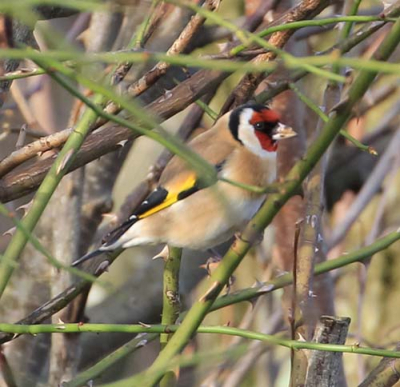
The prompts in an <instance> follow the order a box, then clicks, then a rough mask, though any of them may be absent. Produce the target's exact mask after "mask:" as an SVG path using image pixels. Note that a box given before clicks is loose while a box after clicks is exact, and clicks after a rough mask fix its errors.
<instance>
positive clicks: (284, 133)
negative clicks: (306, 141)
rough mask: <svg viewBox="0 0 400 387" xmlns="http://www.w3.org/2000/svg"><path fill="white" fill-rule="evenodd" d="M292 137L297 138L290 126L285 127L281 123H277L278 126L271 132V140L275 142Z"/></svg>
mask: <svg viewBox="0 0 400 387" xmlns="http://www.w3.org/2000/svg"><path fill="white" fill-rule="evenodd" d="M294 136H297V133H296V132H295V131H294V130H293V129H292V128H291V127H290V126H286V125H283V124H281V123H278V125H277V126H276V127H275V128H274V129H273V131H272V139H273V140H275V141H278V140H282V139H284V138H290V137H294Z"/></svg>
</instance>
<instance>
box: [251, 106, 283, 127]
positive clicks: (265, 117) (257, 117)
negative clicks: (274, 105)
mask: <svg viewBox="0 0 400 387" xmlns="http://www.w3.org/2000/svg"><path fill="white" fill-rule="evenodd" d="M280 120H281V116H280V115H279V113H277V112H275V111H274V110H269V109H263V110H262V111H261V112H254V113H253V116H252V117H251V120H250V124H252V125H254V124H255V123H256V122H260V121H265V122H279V121H280Z"/></svg>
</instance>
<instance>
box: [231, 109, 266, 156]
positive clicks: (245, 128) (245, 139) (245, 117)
mask: <svg viewBox="0 0 400 387" xmlns="http://www.w3.org/2000/svg"><path fill="white" fill-rule="evenodd" d="M252 115H253V111H252V110H251V109H245V110H244V111H243V113H242V114H241V116H240V123H239V132H238V138H239V140H240V141H241V142H242V143H243V145H244V146H245V147H246V148H248V149H249V150H250V151H251V152H253V153H254V154H256V155H257V156H259V157H262V158H269V156H270V153H271V152H268V151H266V150H265V149H263V148H262V147H261V144H260V141H259V140H258V138H257V136H256V134H255V133H254V128H253V125H251V124H250V123H249V122H250V119H251V116H252Z"/></svg>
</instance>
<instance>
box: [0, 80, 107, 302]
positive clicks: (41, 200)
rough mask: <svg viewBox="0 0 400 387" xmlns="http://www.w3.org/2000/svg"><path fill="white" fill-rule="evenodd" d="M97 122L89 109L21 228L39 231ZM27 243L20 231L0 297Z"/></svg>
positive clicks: (0, 264) (3, 265)
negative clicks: (75, 159)
mask: <svg viewBox="0 0 400 387" xmlns="http://www.w3.org/2000/svg"><path fill="white" fill-rule="evenodd" d="M50 75H51V76H52V77H58V76H57V75H55V74H50ZM94 103H95V104H96V106H97V104H99V103H104V97H103V96H100V97H99V96H97V97H96V98H95V100H94ZM96 118H97V114H96V113H95V112H94V111H93V110H90V109H88V110H87V111H85V113H84V114H83V116H82V118H81V119H80V121H79V122H78V124H77V125H76V128H75V130H74V131H73V132H72V133H71V135H70V136H69V138H68V140H67V142H66V143H65V145H64V147H63V148H62V150H61V151H60V153H59V155H58V157H57V159H56V160H55V162H54V163H53V165H52V167H51V169H50V171H49V172H48V174H47V175H46V177H45V178H44V180H43V182H42V184H41V185H40V187H39V188H38V190H37V192H36V195H35V197H34V198H33V201H32V206H31V208H30V210H29V212H28V214H27V215H26V216H25V217H24V218H23V219H22V220H21V225H22V226H23V227H24V229H25V230H26V232H27V233H31V232H32V231H33V229H34V228H35V226H36V223H37V222H38V221H39V219H40V217H41V215H42V213H43V211H44V209H45V208H46V206H47V204H48V203H49V200H50V198H51V196H52V195H53V193H54V191H55V189H56V188H57V186H58V184H59V182H60V181H61V179H62V178H63V176H64V175H65V174H66V172H67V171H68V167H69V166H70V165H71V163H72V161H73V160H74V158H75V156H76V153H77V152H78V150H79V148H80V147H81V145H82V144H83V141H84V139H85V137H86V135H87V134H88V133H89V130H90V127H91V125H92V124H93V123H94V122H95V121H96ZM27 242H28V237H27V235H26V234H25V233H24V232H23V231H22V230H21V229H17V231H16V233H15V234H14V236H13V238H12V239H11V241H10V243H9V245H8V246H7V249H6V251H5V253H4V255H3V257H2V259H1V261H0V297H1V296H2V295H3V293H4V290H5V288H6V286H7V284H8V281H9V280H10V277H11V275H12V273H13V271H14V268H15V267H16V265H17V262H18V258H19V257H20V255H21V253H22V251H23V249H24V247H25V245H26V243H27Z"/></svg>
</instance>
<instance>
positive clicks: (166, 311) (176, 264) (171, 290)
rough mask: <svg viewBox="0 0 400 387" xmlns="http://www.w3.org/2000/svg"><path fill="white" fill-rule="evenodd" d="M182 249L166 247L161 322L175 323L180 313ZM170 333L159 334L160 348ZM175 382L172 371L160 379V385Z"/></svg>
mask: <svg viewBox="0 0 400 387" xmlns="http://www.w3.org/2000/svg"><path fill="white" fill-rule="evenodd" d="M181 256H182V249H180V248H177V247H172V246H169V247H168V257H167V260H166V261H165V266H164V286H163V311H162V318H161V324H162V325H170V324H175V322H176V320H177V318H178V317H179V313H180V305H181V304H180V296H179V270H180V267H181ZM171 337H172V334H171V333H162V334H161V335H160V344H161V350H163V349H164V348H165V346H166V345H167V343H168V341H169V339H170V338H171ZM176 382H177V378H176V373H175V372H174V371H169V372H167V373H166V374H165V375H164V376H163V378H162V379H161V381H160V387H172V386H175V385H176Z"/></svg>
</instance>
